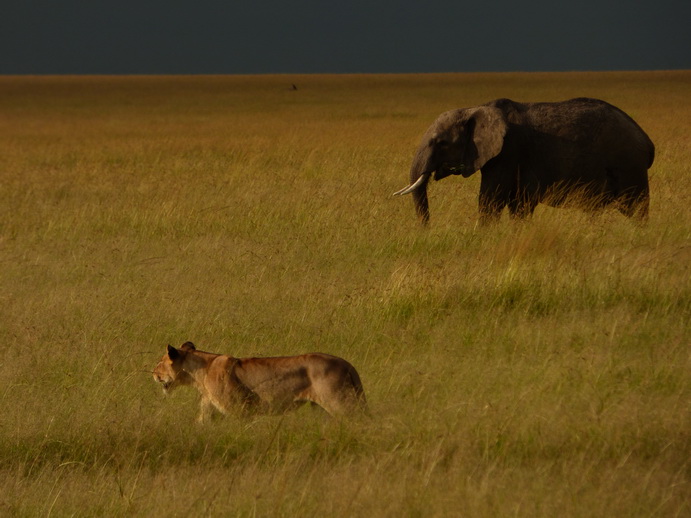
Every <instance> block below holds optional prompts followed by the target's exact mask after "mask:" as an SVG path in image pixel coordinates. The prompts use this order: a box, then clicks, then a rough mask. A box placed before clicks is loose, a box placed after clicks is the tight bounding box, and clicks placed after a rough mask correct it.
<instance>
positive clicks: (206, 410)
mask: <svg viewBox="0 0 691 518" xmlns="http://www.w3.org/2000/svg"><path fill="white" fill-rule="evenodd" d="M212 412H213V405H212V403H211V401H209V400H208V399H207V398H202V400H201V402H200V403H199V415H197V422H198V423H203V422H204V421H206V420H207V419H208V417H209V416H210V415H211V413H212Z"/></svg>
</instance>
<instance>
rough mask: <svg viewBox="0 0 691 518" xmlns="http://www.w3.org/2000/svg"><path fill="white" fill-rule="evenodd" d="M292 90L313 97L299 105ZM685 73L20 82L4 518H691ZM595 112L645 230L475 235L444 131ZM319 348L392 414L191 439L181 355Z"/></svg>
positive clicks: (554, 221) (8, 277) (544, 229)
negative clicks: (444, 118)
mask: <svg viewBox="0 0 691 518" xmlns="http://www.w3.org/2000/svg"><path fill="white" fill-rule="evenodd" d="M292 83H295V84H297V85H298V88H299V89H298V90H297V91H292V90H291V89H290V85H291V84H292ZM690 86H691V74H690V73H688V72H658V73H623V72H622V73H592V74H589V73H572V74H465V75H411V76H263V77H3V78H0V263H1V264H2V273H1V274H0V307H1V308H2V309H1V310H0V338H1V339H2V343H3V344H5V347H4V348H3V351H4V354H3V357H2V360H1V361H0V387H2V390H1V391H0V396H1V399H0V401H1V402H2V406H3V417H2V419H0V481H1V482H2V485H3V487H4V491H3V492H2V495H1V496H0V514H4V515H10V516H13V515H16V516H34V515H42V516H43V515H52V516H70V515H77V516H93V515H142V516H164V515H171V514H172V515H175V516H191V515H207V516H229V515H231V516H295V515H317V514H325V515H330V516H368V515H374V516H401V515H403V516H457V515H459V514H461V515H464V516H488V517H489V516H492V517H494V516H506V515H517V516H531V517H533V516H546V517H547V516H549V517H551V516H555V515H557V514H558V515H560V516H584V517H585V516H588V517H593V516H602V517H605V516H607V517H609V516H685V515H688V514H689V513H691V502H690V501H689V496H688V495H689V494H691V487H690V479H691V465H690V464H689V458H690V457H691V455H690V454H691V448H690V436H691V433H690V430H691V418H690V416H691V399H690V397H691V386H690V380H691V378H690V377H689V372H691V370H690V369H691V356H690V348H689V345H690V342H691V340H690V333H689V325H688V321H689V319H690V317H691V296H690V289H689V288H690V283H689V264H691V239H690V238H691V230H690V229H691V210H690V209H689V206H690V203H691V200H690V199H689V193H691V174H690V173H691V171H690V170H689V164H690V163H691V156H690V155H691V152H690V150H691V98H690V97H689V95H688V92H689V87H690ZM576 96H592V97H599V98H603V99H605V100H607V101H609V102H612V103H613V104H615V105H617V106H619V107H621V108H622V109H624V110H625V111H627V112H628V113H630V114H631V115H632V116H633V117H634V118H635V119H636V120H637V121H638V122H639V123H640V125H641V126H642V127H643V128H644V129H645V130H646V132H648V134H649V135H650V136H651V138H652V140H653V141H654V142H655V144H656V149H657V158H656V161H655V164H654V165H653V168H652V170H651V193H652V199H651V217H650V221H649V223H648V224H647V225H646V226H643V227H640V226H637V225H635V224H633V223H631V222H630V221H628V220H626V219H625V218H623V217H622V216H621V215H619V214H618V213H616V212H615V211H606V212H604V213H602V214H598V215H595V216H592V215H586V214H583V213H581V212H578V211H576V210H568V209H564V210H555V209H549V208H546V207H542V206H541V207H539V208H538V210H537V211H536V214H535V216H534V217H533V218H532V219H531V220H530V221H528V222H525V223H518V224H517V223H511V222H509V221H508V219H507V218H506V216H505V217H504V219H503V220H502V222H501V223H500V224H498V225H496V226H494V227H491V228H487V229H478V228H476V227H475V221H476V217H477V216H476V215H477V202H476V198H477V192H478V182H479V179H478V178H477V176H478V175H476V176H474V177H472V178H471V179H468V180H462V179H449V180H445V181H444V182H440V183H438V184H434V185H432V186H431V188H430V203H431V214H432V227H431V228H430V229H429V230H428V231H423V230H421V229H420V228H419V226H418V224H417V222H416V220H415V215H414V211H413V208H412V204H411V202H410V200H402V199H400V198H391V197H390V193H392V192H393V191H395V190H397V189H398V188H400V187H402V186H404V185H405V183H406V181H407V170H408V167H409V164H410V160H411V158H412V154H413V152H414V149H415V147H416V146H417V143H418V139H419V137H420V135H421V134H422V132H423V131H424V130H425V129H426V128H427V126H428V125H429V124H430V123H431V121H432V120H433V119H434V118H435V117H436V115H437V114H438V113H439V112H441V111H443V110H446V109H449V108H454V107H462V106H471V105H475V104H479V103H483V102H486V101H488V100H491V99H493V98H497V97H510V98H514V99H516V100H522V101H539V100H559V99H566V98H570V97H576ZM185 340H192V341H194V342H195V343H197V345H198V346H199V347H202V348H204V349H207V350H212V351H218V352H224V353H228V354H233V355H236V356H249V355H280V354H297V353H302V352H308V351H323V352H328V353H332V354H336V355H339V356H342V357H344V358H347V359H348V360H349V361H351V362H352V363H353V364H354V365H355V366H356V368H357V369H358V371H359V372H360V374H361V376H362V378H363V383H364V385H365V390H366V391H367V395H368V399H369V402H370V405H371V408H372V411H373V414H374V417H373V419H372V420H370V421H366V422H360V421H355V422H333V421H330V420H329V419H326V418H325V417H324V416H323V415H322V414H320V413H319V412H313V411H311V409H309V408H306V409H303V410H300V411H299V412H297V413H295V414H290V415H287V416H285V417H257V418H255V419H249V420H240V421H239V420H235V419H218V420H216V421H214V422H212V423H210V424H208V425H204V426H198V425H196V424H195V423H194V415H195V412H196V400H195V397H196V396H195V394H193V393H192V392H191V391H190V392H187V393H185V392H182V391H180V392H179V393H176V394H174V395H173V397H171V398H169V399H163V398H162V396H161V395H160V389H159V388H158V387H156V386H155V384H154V382H153V380H152V379H151V375H150V371H151V369H152V368H153V366H154V364H155V363H156V361H157V360H158V358H159V357H160V356H161V354H163V351H164V347H165V345H166V344H167V343H172V344H177V345H179V344H180V343H182V342H183V341H185Z"/></svg>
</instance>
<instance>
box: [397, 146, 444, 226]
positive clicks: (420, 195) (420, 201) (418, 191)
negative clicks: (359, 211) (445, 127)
mask: <svg viewBox="0 0 691 518" xmlns="http://www.w3.org/2000/svg"><path fill="white" fill-rule="evenodd" d="M428 142H429V140H428V139H423V144H422V145H420V147H419V148H418V150H417V153H416V154H415V157H414V158H413V163H412V165H411V167H410V185H408V186H407V187H404V188H403V189H401V190H400V191H397V192H395V193H394V196H403V195H404V194H410V193H412V195H413V202H414V203H415V211H416V212H417V214H418V216H419V217H420V220H421V221H422V224H423V225H424V224H427V222H428V221H429V203H428V201H427V182H429V179H430V177H431V176H432V173H433V172H434V170H435V169H436V168H435V167H434V166H433V165H432V163H431V162H432V160H431V157H432V148H431V146H430V145H429V144H428Z"/></svg>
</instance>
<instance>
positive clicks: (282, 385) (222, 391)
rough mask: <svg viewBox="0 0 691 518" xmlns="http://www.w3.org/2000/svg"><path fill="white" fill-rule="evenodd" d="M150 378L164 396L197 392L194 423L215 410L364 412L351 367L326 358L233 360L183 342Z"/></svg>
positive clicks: (315, 355)
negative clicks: (309, 407)
mask: <svg viewBox="0 0 691 518" xmlns="http://www.w3.org/2000/svg"><path fill="white" fill-rule="evenodd" d="M153 375H154V380H156V381H157V382H159V383H161V384H162V385H163V391H164V392H165V393H166V394H167V393H168V392H170V391H171V390H173V389H174V388H175V387H177V386H180V385H192V386H194V387H195V388H196V389H197V390H198V391H199V393H200V394H201V408H200V411H199V416H198V417H197V420H198V421H199V422H202V421H204V420H205V419H206V418H207V417H208V416H209V414H210V413H211V411H212V409H213V408H214V407H215V408H216V409H218V410H219V411H220V412H221V413H223V414H227V413H230V412H233V411H240V412H242V411H247V410H256V411H260V412H272V413H276V412H284V411H287V410H291V409H295V408H297V407H299V406H300V405H302V404H304V403H306V402H308V401H311V402H312V403H314V404H317V405H319V406H320V407H322V408H323V409H324V410H326V411H327V412H328V413H329V414H331V415H332V416H341V415H344V414H347V413H350V412H352V411H353V410H357V409H361V410H366V407H367V402H366V399H365V393H364V391H363V389H362V383H361V382H360V376H359V375H358V373H357V371H356V370H355V367H353V366H352V365H351V364H350V363H348V362H347V361H345V360H344V359H342V358H338V357H336V356H331V355H329V354H322V353H311V354H303V355H300V356H284V357H274V358H233V357H232V356H227V355H225V354H213V353H207V352H203V351H198V350H197V349H196V348H195V346H194V344H193V343H192V342H185V343H184V344H182V346H181V347H180V348H179V349H176V348H175V347H173V346H171V345H169V346H168V351H167V353H166V354H165V355H163V358H161V361H160V362H158V365H156V368H155V369H154V372H153Z"/></svg>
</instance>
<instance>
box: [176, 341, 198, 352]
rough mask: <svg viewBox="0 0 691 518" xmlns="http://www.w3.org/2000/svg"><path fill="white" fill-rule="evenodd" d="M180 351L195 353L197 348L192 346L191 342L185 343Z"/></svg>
mask: <svg viewBox="0 0 691 518" xmlns="http://www.w3.org/2000/svg"><path fill="white" fill-rule="evenodd" d="M180 349H182V350H183V351H196V350H197V348H196V347H195V346H194V344H193V343H192V342H185V343H184V344H182V345H181V346H180Z"/></svg>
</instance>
